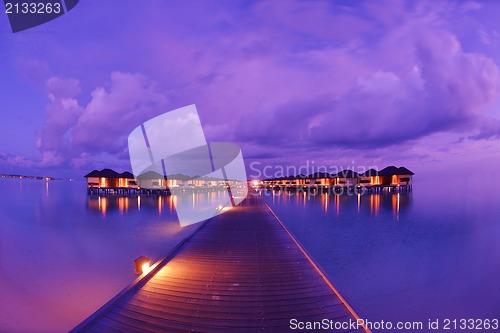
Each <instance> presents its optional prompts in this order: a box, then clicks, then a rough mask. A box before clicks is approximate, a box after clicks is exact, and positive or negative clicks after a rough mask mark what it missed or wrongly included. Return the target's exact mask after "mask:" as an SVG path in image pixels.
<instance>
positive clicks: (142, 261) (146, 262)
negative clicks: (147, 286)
mask: <svg viewBox="0 0 500 333" xmlns="http://www.w3.org/2000/svg"><path fill="white" fill-rule="evenodd" d="M134 262H135V273H136V274H138V275H141V274H146V273H148V272H149V268H150V266H151V259H149V258H147V257H144V256H140V257H139V258H137V259H135V260H134Z"/></svg>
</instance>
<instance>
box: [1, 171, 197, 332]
mask: <svg viewBox="0 0 500 333" xmlns="http://www.w3.org/2000/svg"><path fill="white" fill-rule="evenodd" d="M173 203H175V197H174V196H172V197H157V196H144V195H143V196H130V197H119V196H113V195H111V196H100V197H99V196H94V197H89V196H88V195H87V193H86V184H85V183H84V182H83V181H76V182H67V181H48V182H46V181H34V180H27V179H22V180H19V179H0V332H11V331H17V332H64V331H66V332H67V331H69V330H70V329H72V328H73V327H74V326H75V325H77V324H78V323H79V322H80V321H81V320H83V319H84V318H86V317H87V316H89V315H90V314H92V313H93V312H94V311H95V310H97V309H98V308H99V307H100V306H102V305H103V304H104V303H105V302H107V301H108V300H109V299H111V298H112V297H113V296H114V295H116V294H117V293H118V292H119V291H121V290H122V289H123V288H125V287H126V286H127V285H128V284H129V283H130V282H131V281H133V280H134V279H135V277H136V276H135V275H134V270H135V267H134V263H133V260H134V259H136V258H137V257H139V256H141V255H144V256H147V257H149V258H151V259H152V261H153V262H155V261H156V260H158V259H160V258H161V257H162V256H163V255H165V254H166V253H168V251H169V250H170V249H171V248H172V247H173V246H175V245H176V244H177V243H178V242H179V241H180V240H182V239H183V238H185V237H186V236H188V235H189V234H191V233H192V232H193V231H194V230H195V229H196V227H197V225H192V226H187V227H185V228H181V227H180V225H179V221H178V220H177V215H176V212H175V209H174V208H173V207H174V206H173Z"/></svg>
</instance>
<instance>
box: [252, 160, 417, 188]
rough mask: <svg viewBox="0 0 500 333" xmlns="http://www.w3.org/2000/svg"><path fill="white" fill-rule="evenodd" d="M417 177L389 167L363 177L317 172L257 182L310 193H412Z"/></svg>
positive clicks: (258, 184)
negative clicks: (351, 191) (350, 191)
mask: <svg viewBox="0 0 500 333" xmlns="http://www.w3.org/2000/svg"><path fill="white" fill-rule="evenodd" d="M413 175H414V173H413V172H412V171H410V170H408V169H407V168H405V167H399V168H397V167H395V166H389V167H386V168H384V169H382V170H375V169H369V170H367V171H366V172H363V173H357V172H355V171H353V170H343V171H341V172H338V173H336V174H330V173H328V172H316V173H313V174H310V175H308V176H306V175H297V176H285V177H279V178H269V179H266V180H262V181H254V182H253V185H254V186H255V187H258V188H267V189H274V190H286V191H294V190H304V189H307V190H311V191H321V192H326V191H337V192H340V191H344V190H346V189H347V190H353V191H358V190H362V191H373V192H378V191H381V190H384V189H386V190H388V191H410V190H411V189H412V181H413Z"/></svg>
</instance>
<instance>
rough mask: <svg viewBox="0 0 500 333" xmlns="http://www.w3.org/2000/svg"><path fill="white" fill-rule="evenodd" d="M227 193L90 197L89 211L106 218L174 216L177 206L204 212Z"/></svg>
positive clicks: (205, 192) (88, 201) (88, 197)
mask: <svg viewBox="0 0 500 333" xmlns="http://www.w3.org/2000/svg"><path fill="white" fill-rule="evenodd" d="M224 195H227V192H226V191H203V192H192V193H191V192H190V193H189V194H183V193H180V194H172V195H170V196H158V195H130V196H119V195H88V196H87V209H88V210H90V211H95V212H99V213H101V214H102V215H103V216H106V215H107V214H110V213H119V214H127V213H129V212H131V211H141V210H148V211H152V212H154V211H156V212H157V213H158V216H164V215H172V214H174V209H175V207H176V206H177V204H181V203H182V205H189V206H190V207H192V208H195V209H200V210H203V209H205V208H206V207H205V206H206V204H207V202H209V203H210V202H216V201H217V200H219V201H220V199H221V198H223V197H224Z"/></svg>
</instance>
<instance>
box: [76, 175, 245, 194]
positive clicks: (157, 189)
mask: <svg viewBox="0 0 500 333" xmlns="http://www.w3.org/2000/svg"><path fill="white" fill-rule="evenodd" d="M84 177H85V178H87V192H88V193H90V194H100V193H104V194H113V193H117V194H130V193H143V194H163V195H168V194H170V193H171V191H177V190H179V191H185V190H209V189H211V190H222V189H226V188H227V187H228V186H231V185H235V184H237V182H236V181H233V180H225V179H219V178H211V177H199V176H194V177H190V176H186V175H182V174H173V175H169V176H168V178H167V177H164V176H163V175H161V174H159V173H157V172H154V171H148V172H145V173H143V174H141V175H139V176H138V177H134V175H133V174H132V173H131V172H128V171H126V172H123V173H118V172H116V171H114V170H111V169H103V170H100V171H99V170H93V171H92V172H90V173H88V174H87V175H85V176H84Z"/></svg>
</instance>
